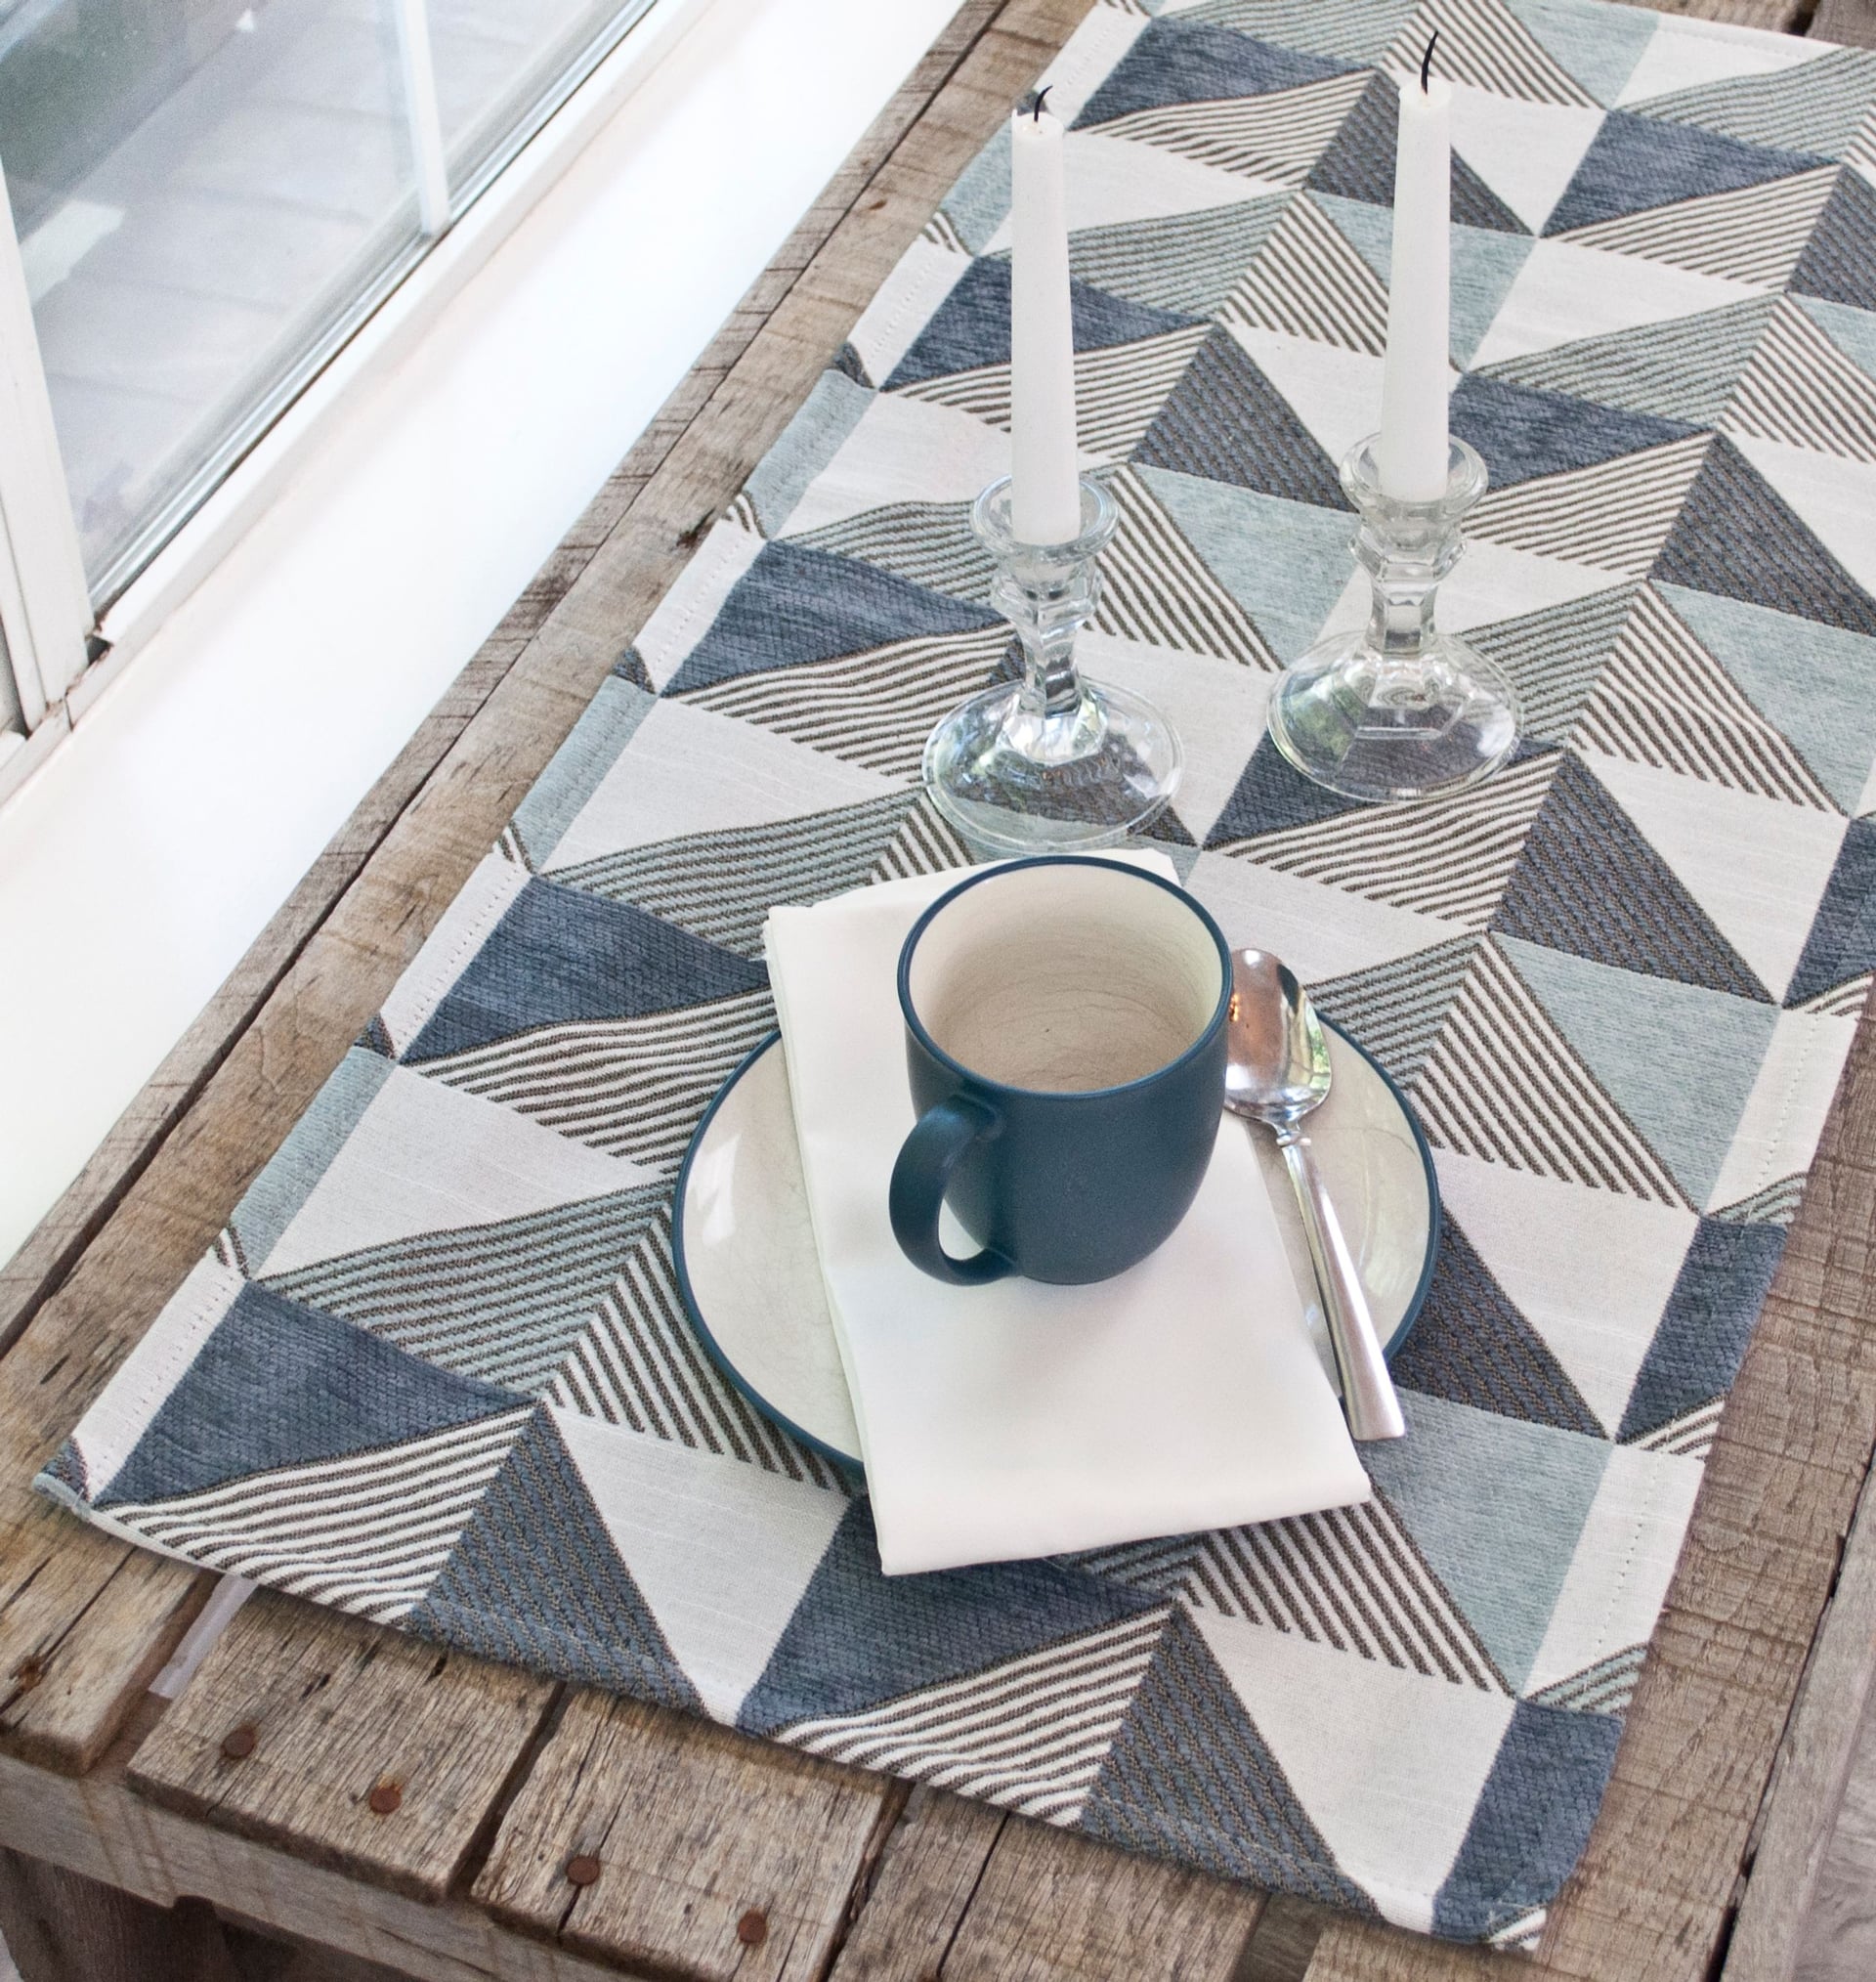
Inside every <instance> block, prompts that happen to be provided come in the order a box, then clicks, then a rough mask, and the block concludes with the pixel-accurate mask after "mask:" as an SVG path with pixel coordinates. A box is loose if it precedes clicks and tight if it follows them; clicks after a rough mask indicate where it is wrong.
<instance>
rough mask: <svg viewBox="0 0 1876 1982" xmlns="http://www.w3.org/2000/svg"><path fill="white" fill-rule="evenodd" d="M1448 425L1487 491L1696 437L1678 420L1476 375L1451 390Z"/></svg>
mask: <svg viewBox="0 0 1876 1982" xmlns="http://www.w3.org/2000/svg"><path fill="white" fill-rule="evenodd" d="M1451 425H1452V429H1453V433H1454V434H1455V436H1456V437H1457V438H1458V439H1460V440H1462V441H1467V442H1470V443H1471V446H1473V447H1474V448H1476V449H1477V450H1478V452H1480V453H1481V454H1483V455H1484V457H1485V465H1486V467H1488V468H1489V469H1490V470H1491V473H1492V487H1493V488H1494V489H1506V488H1510V487H1511V486H1512V485H1513V484H1514V483H1516V482H1529V481H1531V480H1533V479H1534V478H1535V477H1537V476H1539V475H1560V474H1562V473H1564V472H1565V471H1566V470H1567V469H1570V468H1591V467H1594V466H1595V465H1596V464H1597V463H1598V462H1599V461H1612V460H1615V459H1616V458H1617V457H1618V456H1620V455H1623V454H1634V453H1639V452H1641V451H1642V449H1643V448H1658V447H1661V446H1663V445H1664V444H1665V443H1667V442H1669V441H1680V440H1684V439H1685V438H1686V437H1687V435H1689V434H1693V433H1698V432H1699V431H1700V430H1699V428H1697V427H1690V426H1688V425H1687V424H1686V423H1685V421H1684V420H1666V419H1661V418H1659V417H1658V416H1657V415H1655V414H1653V413H1639V412H1622V411H1620V410H1618V409H1616V408H1615V407H1608V406H1597V405H1595V404H1593V403H1592V402H1591V401H1589V400H1584V399H1574V398H1572V397H1571V396H1570V395H1569V394H1568V393H1565V392H1544V391H1540V390H1539V389H1538V388H1537V387H1536V386H1530V385H1514V384H1513V383H1512V382H1511V381H1510V380H1509V379H1505V378H1488V377H1487V376H1486V375H1485V374H1484V373H1483V372H1478V371H1474V372H1469V373H1468V374H1467V376H1466V377H1464V378H1462V379H1461V380H1460V381H1459V383H1458V384H1457V385H1456V386H1455V387H1454V388H1453V397H1452V411H1451Z"/></svg>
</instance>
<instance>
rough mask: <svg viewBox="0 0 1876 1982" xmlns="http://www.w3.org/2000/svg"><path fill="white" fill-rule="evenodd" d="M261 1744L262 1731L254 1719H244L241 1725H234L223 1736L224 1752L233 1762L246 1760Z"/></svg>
mask: <svg viewBox="0 0 1876 1982" xmlns="http://www.w3.org/2000/svg"><path fill="white" fill-rule="evenodd" d="M260 1745H261V1731H260V1729H259V1728H257V1727H256V1726H255V1725H254V1723H253V1722H252V1721H248V1720H244V1721H242V1723H241V1724H240V1726H239V1727H232V1728H230V1729H229V1731H228V1732H227V1733H226V1734H225V1735H224V1736H223V1737H222V1753H223V1754H225V1755H226V1756H227V1757H228V1759H229V1760H230V1761H231V1762H244V1761H246V1760H247V1758H248V1756H249V1755H251V1754H252V1753H253V1752H254V1750H255V1749H256V1748H257V1747H259V1746H260Z"/></svg>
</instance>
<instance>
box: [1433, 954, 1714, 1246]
mask: <svg viewBox="0 0 1876 1982" xmlns="http://www.w3.org/2000/svg"><path fill="white" fill-rule="evenodd" d="M1414 1102H1415V1105H1416V1107H1417V1108H1418V1109H1419V1111H1420V1116H1421V1120H1422V1122H1423V1124H1424V1125H1425V1127H1426V1129H1427V1133H1428V1136H1430V1137H1431V1139H1432V1140H1433V1142H1435V1143H1437V1144H1438V1145H1439V1146H1440V1147H1441V1148H1444V1149H1451V1150H1453V1151H1455V1152H1456V1153H1457V1154H1459V1155H1462V1156H1476V1157H1477V1158H1478V1159H1479V1160H1480V1161H1481V1162H1485V1163H1503V1164H1506V1165H1507V1166H1508V1167H1509V1168H1511V1169H1513V1170H1524V1171H1528V1172H1530V1173H1531V1174H1533V1175H1534V1176H1538V1177H1555V1178H1559V1179H1561V1180H1562V1181H1563V1182H1564V1183H1567V1184H1582V1185H1588V1186H1589V1187H1590V1188H1591V1189H1593V1190H1614V1191H1620V1192H1622V1193H1624V1194H1625V1195H1627V1196H1631V1197H1642V1198H1646V1199H1649V1200H1650V1201H1652V1202H1653V1203H1656V1204H1672V1205H1680V1206H1683V1207H1685V1206H1686V1197H1685V1195H1684V1192H1683V1191H1682V1189H1681V1186H1680V1185H1678V1184H1677V1183H1676V1182H1675V1180H1674V1177H1673V1174H1672V1173H1671V1172H1670V1171H1669V1169H1668V1167H1667V1165H1666V1164H1665V1163H1663V1162H1662V1161H1661V1159H1660V1158H1659V1157H1658V1156H1657V1155H1656V1154H1655V1153H1654V1151H1653V1150H1652V1149H1650V1148H1649V1147H1648V1145H1647V1143H1646V1142H1644V1141H1643V1140H1642V1134H1641V1132H1640V1130H1638V1129H1637V1128H1636V1127H1635V1125H1634V1124H1633V1123H1632V1122H1631V1121H1630V1120H1629V1119H1628V1117H1627V1116H1626V1115H1625V1114H1624V1113H1623V1112H1622V1110H1621V1108H1620V1107H1618V1106H1617V1105H1616V1103H1615V1101H1614V1100H1612V1099H1610V1097H1609V1095H1608V1094H1607V1093H1606V1092H1605V1091H1604V1089H1603V1088H1602V1086H1601V1084H1600V1083H1599V1081H1598V1080H1597V1079H1596V1077H1595V1075H1594V1074H1592V1073H1591V1072H1590V1070H1589V1068H1588V1067H1586V1066H1585V1065H1584V1064H1583V1062H1582V1060H1581V1059H1579V1058H1578V1057H1577V1055H1576V1053H1575V1051H1574V1050H1573V1049H1572V1047H1571V1046H1570V1043H1569V1041H1568V1040H1566V1039H1565V1038H1564V1036H1563V1034H1562V1033H1561V1031H1560V1030H1558V1028H1557V1026H1556V1023H1555V1022H1554V1021H1553V1019H1552V1018H1551V1016H1550V1014H1549V1013H1547V1012H1546V1011H1545V1010H1544V1008H1543V1007H1542V1006H1541V1005H1540V1004H1539V1003H1538V1001H1537V999H1536V998H1535V997H1534V996H1533V995H1532V993H1531V992H1530V991H1529V989H1527V987H1526V986H1525V983H1524V980H1523V979H1522V978H1521V977H1520V976H1519V975H1518V974H1517V972H1516V971H1515V970H1514V969H1513V968H1512V966H1511V964H1510V963H1509V962H1508V961H1507V960H1506V957H1505V954H1504V952H1503V951H1502V950H1500V949H1499V948H1498V946H1497V945H1496V944H1495V943H1493V942H1490V941H1489V940H1488V941H1486V942H1484V943H1481V944H1480V945H1479V947H1478V949H1477V951H1476V953H1475V954H1474V956H1473V959H1472V968H1471V972H1470V973H1469V975H1468V977H1467V980H1466V983H1465V985H1464V987H1463V988H1462V990H1461V992H1460V995H1459V997H1458V998H1457V999H1456V1000H1455V1001H1454V1005H1453V1009H1452V1011H1451V1013H1449V1015H1448V1017H1447V1020H1446V1023H1445V1025H1444V1026H1443V1027H1442V1028H1441V1031H1440V1035H1439V1038H1438V1040H1437V1041H1436V1042H1435V1044H1434V1047H1433V1050H1432V1052H1431V1053H1430V1054H1429V1055H1428V1057H1427V1060H1426V1062H1425V1063H1424V1064H1423V1066H1422V1067H1421V1070H1420V1078H1419V1080H1418V1081H1417V1082H1416V1083H1415V1085H1414Z"/></svg>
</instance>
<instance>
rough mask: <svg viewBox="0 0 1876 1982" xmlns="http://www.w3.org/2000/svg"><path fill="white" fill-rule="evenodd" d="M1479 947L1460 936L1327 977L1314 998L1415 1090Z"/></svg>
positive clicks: (1312, 990)
mask: <svg viewBox="0 0 1876 1982" xmlns="http://www.w3.org/2000/svg"><path fill="white" fill-rule="evenodd" d="M1476 945H1477V938H1476V937H1473V936H1456V937H1454V938H1453V940H1452V941H1451V942H1447V943H1435V944H1434V945H1433V946H1432V948H1431V949H1428V950H1415V951H1413V952H1412V953H1411V954H1410V955H1408V956H1405V957H1395V958H1392V959H1390V960H1389V961H1388V962H1387V963H1386V964H1376V965H1373V966H1372V967H1371V968H1370V969H1366V970H1350V971H1347V972H1346V973H1344V974H1343V975H1342V976H1340V977H1329V978H1325V979H1323V980H1322V981H1321V982H1318V983H1313V984H1311V985H1310V986H1309V997H1310V999H1311V1001H1312V1002H1313V1004H1314V1005H1315V1007H1316V1010H1317V1011H1318V1012H1320V1013H1322V1014H1323V1016H1324V1017H1326V1018H1328V1019H1331V1020H1333V1021H1334V1023H1335V1024H1337V1025H1339V1026H1341V1027H1342V1029H1343V1031H1344V1032H1346V1033H1347V1034H1349V1036H1350V1037H1351V1038H1354V1039H1358V1040H1359V1041H1360V1042H1361V1044H1362V1047H1363V1049H1364V1050H1365V1051H1366V1052H1368V1053H1371V1054H1373V1056H1375V1058H1377V1059H1378V1060H1380V1062H1381V1063H1382V1065H1383V1066H1385V1067H1386V1069H1387V1071H1388V1073H1389V1074H1391V1075H1392V1076H1393V1078H1394V1079H1395V1080H1396V1081H1398V1082H1399V1083H1400V1084H1401V1085H1402V1086H1406V1087H1411V1086H1412V1084H1413V1080H1414V1076H1415V1075H1416V1074H1417V1073H1418V1072H1419V1071H1420V1064H1421V1061H1422V1060H1424V1059H1425V1058H1426V1057H1427V1056H1428V1053H1429V1052H1431V1050H1432V1045H1433V1041H1434V1040H1435V1039H1437V1038H1438V1037H1439V1028H1440V1026H1441V1025H1442V1024H1443V1023H1444V1021H1445V1017H1446V1013H1447V1009H1448V1008H1449V1007H1450V1006H1451V1004H1452V1002H1453V1000H1454V999H1455V998H1457V997H1458V996H1459V987H1460V986H1461V984H1463V983H1464V982H1465V980H1466V971H1467V968H1468V966H1469V965H1470V964H1471V956H1472V951H1473V949H1474V948H1475V947H1476Z"/></svg>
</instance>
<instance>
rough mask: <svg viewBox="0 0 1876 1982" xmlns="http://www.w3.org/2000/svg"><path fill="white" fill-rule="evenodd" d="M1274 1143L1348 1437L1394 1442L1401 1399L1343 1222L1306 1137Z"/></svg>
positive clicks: (1294, 1135) (1294, 1134) (1401, 1424)
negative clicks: (1310, 1267)
mask: <svg viewBox="0 0 1876 1982" xmlns="http://www.w3.org/2000/svg"><path fill="white" fill-rule="evenodd" d="M1277 1140H1278V1142H1279V1143H1280V1144H1281V1145H1282V1148H1283V1157H1284V1161H1285V1163H1286V1164H1287V1165H1288V1166H1289V1170H1290V1181H1291V1183H1292V1184H1294V1185H1296V1187H1297V1202H1298V1203H1299V1204H1300V1206H1301V1207H1302V1229H1303V1234H1304V1236H1305V1237H1306V1238H1307V1239H1308V1241H1309V1258H1310V1260H1311V1262H1312V1263H1313V1264H1314V1266H1315V1269H1316V1285H1317V1287H1318V1288H1319V1289H1320V1290H1321V1293H1322V1309H1323V1314H1324V1316H1325V1317H1326V1318H1327V1320H1328V1323H1329V1341H1330V1344H1331V1346H1332V1347H1333V1348H1334V1350H1335V1352H1336V1367H1337V1369H1338V1370H1339V1371H1340V1372H1341V1374H1342V1403H1343V1410H1344V1411H1346V1412H1347V1414H1348V1436H1349V1437H1350V1438H1352V1439H1357V1440H1362V1441H1368V1440H1375V1439H1398V1438H1399V1437H1401V1435H1402V1434H1403V1433H1404V1432H1405V1431H1406V1429H1407V1421H1406V1419H1405V1418H1403V1417H1402V1416H1401V1414H1400V1400H1399V1398H1398V1397H1396V1396H1395V1395H1394V1380H1393V1378H1392V1377H1391V1376H1389V1375H1388V1373H1387V1358H1386V1357H1385V1356H1384V1355H1383V1354H1382V1353H1381V1341H1380V1338H1379V1337H1378V1336H1377V1335H1376V1333H1375V1319H1374V1316H1373V1315H1372V1314H1370V1313H1369V1312H1368V1296H1367V1294H1366V1293H1365V1292H1364V1290H1363V1288H1362V1284H1361V1276H1360V1274H1359V1273H1357V1272H1356V1271H1355V1261H1354V1255H1353V1254H1352V1253H1350V1252H1349V1250H1348V1241H1347V1240H1346V1239H1345V1238H1344V1237H1343V1231H1342V1222H1341V1220H1339V1219H1338V1218H1337V1217H1336V1207H1335V1206H1334V1204H1332V1203H1331V1202H1330V1198H1329V1192H1328V1190H1327V1189H1326V1188H1325V1187H1324V1185H1323V1182H1322V1173H1321V1171H1319V1170H1318V1169H1317V1168H1316V1158H1315V1152H1314V1151H1313V1150H1312V1149H1311V1148H1310V1147H1309V1138H1308V1137H1307V1136H1305V1135H1303V1134H1301V1133H1300V1131H1298V1130H1295V1129H1293V1130H1290V1131H1289V1132H1288V1133H1287V1134H1286V1133H1283V1132H1279V1134H1278V1138H1277Z"/></svg>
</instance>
